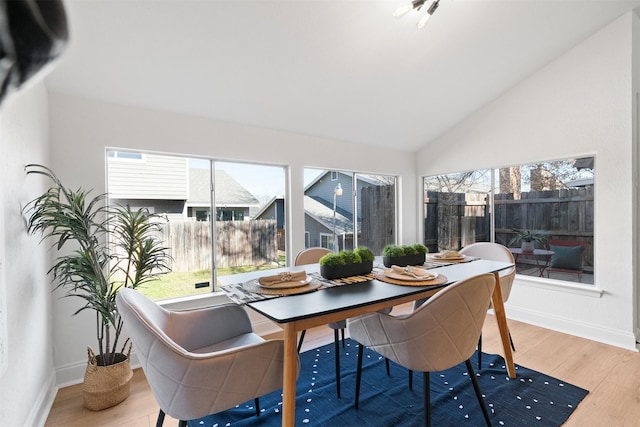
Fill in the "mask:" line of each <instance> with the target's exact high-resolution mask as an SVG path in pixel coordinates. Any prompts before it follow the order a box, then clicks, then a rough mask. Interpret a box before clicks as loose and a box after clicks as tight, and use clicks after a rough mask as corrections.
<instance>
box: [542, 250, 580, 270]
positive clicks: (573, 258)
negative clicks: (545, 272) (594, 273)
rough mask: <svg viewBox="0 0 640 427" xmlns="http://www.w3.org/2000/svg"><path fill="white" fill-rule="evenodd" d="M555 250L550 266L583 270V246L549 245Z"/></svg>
mask: <svg viewBox="0 0 640 427" xmlns="http://www.w3.org/2000/svg"><path fill="white" fill-rule="evenodd" d="M549 248H550V249H551V250H552V251H553V252H554V254H553V255H552V256H551V261H550V262H549V267H554V268H566V269H568V270H582V246H555V245H549Z"/></svg>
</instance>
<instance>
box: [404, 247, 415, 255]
mask: <svg viewBox="0 0 640 427" xmlns="http://www.w3.org/2000/svg"><path fill="white" fill-rule="evenodd" d="M402 250H403V251H404V254H405V255H416V254H417V253H418V252H417V251H416V249H415V248H414V247H413V245H404V246H403V247H402Z"/></svg>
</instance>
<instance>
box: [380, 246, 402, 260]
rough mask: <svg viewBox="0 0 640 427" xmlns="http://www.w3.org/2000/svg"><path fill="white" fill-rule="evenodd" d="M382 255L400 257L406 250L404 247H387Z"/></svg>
mask: <svg viewBox="0 0 640 427" xmlns="http://www.w3.org/2000/svg"><path fill="white" fill-rule="evenodd" d="M382 255H383V256H386V257H398V256H403V255H404V249H403V248H402V246H397V245H387V246H385V247H384V249H383V250H382Z"/></svg>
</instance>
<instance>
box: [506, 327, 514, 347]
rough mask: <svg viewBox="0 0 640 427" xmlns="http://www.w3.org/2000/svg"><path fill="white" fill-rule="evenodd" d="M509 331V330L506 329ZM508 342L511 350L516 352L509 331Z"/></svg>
mask: <svg viewBox="0 0 640 427" xmlns="http://www.w3.org/2000/svg"><path fill="white" fill-rule="evenodd" d="M507 330H509V328H507ZM509 342H510V343H511V350H513V351H516V346H515V345H513V338H511V331H509Z"/></svg>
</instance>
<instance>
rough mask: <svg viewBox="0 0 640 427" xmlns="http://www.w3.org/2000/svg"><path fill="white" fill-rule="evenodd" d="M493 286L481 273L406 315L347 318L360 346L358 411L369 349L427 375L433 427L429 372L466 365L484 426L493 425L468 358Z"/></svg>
mask: <svg viewBox="0 0 640 427" xmlns="http://www.w3.org/2000/svg"><path fill="white" fill-rule="evenodd" d="M494 287H495V278H494V276H493V275H492V274H482V275H479V276H475V277H472V278H469V279H466V280H461V281H459V282H457V283H454V284H452V285H450V286H447V287H446V288H444V289H442V290H441V291H439V292H438V293H437V294H436V295H434V296H432V297H431V298H429V299H428V300H427V301H426V302H425V303H424V304H422V305H421V306H420V307H418V308H417V309H416V310H414V311H413V312H412V313H410V314H408V315H405V316H397V317H395V316H390V315H387V314H381V313H371V314H366V315H363V316H359V317H356V318H352V319H348V320H347V328H348V330H349V334H350V335H351V338H352V339H354V340H356V341H358V342H359V343H360V346H359V347H358V367H357V372H356V397H355V407H356V409H357V408H358V400H359V397H360V380H361V377H362V356H363V350H364V347H365V346H366V347H369V348H371V349H372V350H374V351H376V352H378V353H380V354H381V355H383V356H384V357H386V358H388V359H391V360H392V361H394V362H396V363H398V364H399V365H401V366H404V367H405V368H407V369H409V370H412V371H420V372H423V377H424V407H425V425H427V426H429V425H431V404H430V383H429V373H430V372H439V371H444V370H446V369H449V368H451V367H453V366H456V365H457V364H459V363H461V362H465V364H466V366H467V370H468V372H469V377H470V378H471V380H472V383H473V387H474V390H475V393H476V397H477V399H478V402H479V403H480V406H481V408H482V413H483V415H484V418H485V421H486V422H487V424H488V425H491V420H490V418H489V412H488V411H487V408H486V405H485V403H484V399H483V398H482V393H481V391H480V387H479V385H478V382H477V380H476V376H475V373H474V372H473V367H472V366H471V362H470V360H469V358H470V357H471V356H472V355H473V353H474V352H475V350H476V344H477V343H478V338H479V337H480V333H481V332H482V325H483V324H484V319H485V317H486V315H487V308H488V307H489V302H490V301H491V295H492V293H493V288H494Z"/></svg>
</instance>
